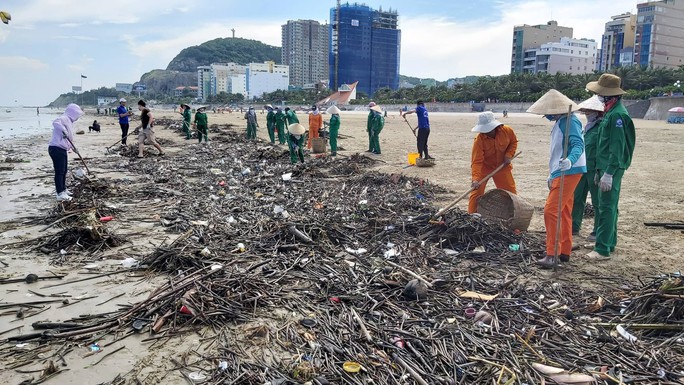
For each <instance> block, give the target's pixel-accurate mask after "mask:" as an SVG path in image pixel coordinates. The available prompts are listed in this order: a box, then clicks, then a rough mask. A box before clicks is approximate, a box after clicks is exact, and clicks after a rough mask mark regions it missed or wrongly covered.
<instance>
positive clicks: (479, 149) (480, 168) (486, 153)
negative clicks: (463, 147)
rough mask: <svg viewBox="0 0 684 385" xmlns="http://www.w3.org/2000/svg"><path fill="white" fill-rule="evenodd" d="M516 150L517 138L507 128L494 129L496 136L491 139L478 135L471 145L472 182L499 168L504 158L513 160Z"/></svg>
mask: <svg viewBox="0 0 684 385" xmlns="http://www.w3.org/2000/svg"><path fill="white" fill-rule="evenodd" d="M517 149H518V138H517V137H516V136H515V132H514V131H513V129H512V128H511V127H509V126H506V125H504V126H501V127H499V128H496V135H495V136H494V137H493V138H492V137H489V136H487V135H486V134H478V135H477V136H476V137H475V142H474V143H473V153H472V156H471V165H470V169H471V174H472V180H476V181H479V180H481V179H482V178H483V177H484V176H485V175H487V174H489V173H490V172H492V171H494V169H495V168H497V167H499V165H501V164H502V163H503V162H504V158H506V157H508V158H513V156H514V155H515V151H516V150H517ZM505 168H508V169H511V168H512V166H511V165H510V164H509V165H506V166H505Z"/></svg>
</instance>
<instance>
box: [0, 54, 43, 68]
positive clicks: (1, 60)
mask: <svg viewBox="0 0 684 385" xmlns="http://www.w3.org/2000/svg"><path fill="white" fill-rule="evenodd" d="M48 67H49V66H48V65H47V64H46V63H43V62H42V61H40V60H38V59H32V58H29V57H26V56H0V70H27V69H28V70H34V71H36V70H46V69H48Z"/></svg>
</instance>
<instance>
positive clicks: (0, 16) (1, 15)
mask: <svg viewBox="0 0 684 385" xmlns="http://www.w3.org/2000/svg"><path fill="white" fill-rule="evenodd" d="M0 20H2V22H3V23H5V24H9V21H10V20H12V15H10V14H9V12H5V11H0Z"/></svg>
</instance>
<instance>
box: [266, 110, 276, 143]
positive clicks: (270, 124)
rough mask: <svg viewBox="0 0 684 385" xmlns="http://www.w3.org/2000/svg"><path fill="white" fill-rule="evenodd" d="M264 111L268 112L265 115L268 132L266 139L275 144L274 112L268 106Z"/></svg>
mask: <svg viewBox="0 0 684 385" xmlns="http://www.w3.org/2000/svg"><path fill="white" fill-rule="evenodd" d="M266 109H267V110H268V114H266V131H268V138H269V139H271V144H275V124H276V123H275V112H274V111H273V106H272V105H270V104H267V105H266Z"/></svg>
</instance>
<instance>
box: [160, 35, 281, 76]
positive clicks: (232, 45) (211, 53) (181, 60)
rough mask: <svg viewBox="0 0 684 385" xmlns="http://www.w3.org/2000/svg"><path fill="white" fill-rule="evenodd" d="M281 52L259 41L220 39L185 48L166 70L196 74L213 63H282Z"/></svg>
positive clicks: (279, 49) (278, 48)
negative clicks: (198, 70)
mask: <svg viewBox="0 0 684 385" xmlns="http://www.w3.org/2000/svg"><path fill="white" fill-rule="evenodd" d="M280 52H281V48H280V47H274V46H271V45H267V44H264V43H262V42H260V41H257V40H249V39H241V38H219V39H214V40H209V41H207V42H204V43H202V44H200V45H196V46H192V47H188V48H185V49H184V50H182V51H181V52H180V53H179V54H178V55H176V57H175V58H173V60H171V62H170V63H169V65H168V67H166V69H167V70H174V71H180V72H196V71H197V67H198V66H204V65H209V64H211V63H225V62H233V63H238V64H248V63H261V62H264V61H269V60H270V61H274V62H276V63H280Z"/></svg>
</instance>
